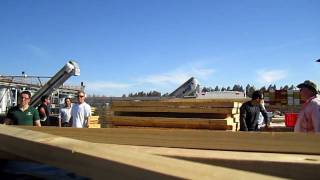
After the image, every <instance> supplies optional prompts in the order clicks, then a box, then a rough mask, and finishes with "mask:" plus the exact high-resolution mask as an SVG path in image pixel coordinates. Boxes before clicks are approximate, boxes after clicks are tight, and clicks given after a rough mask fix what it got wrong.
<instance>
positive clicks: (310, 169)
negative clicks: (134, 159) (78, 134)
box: [113, 145, 320, 180]
mask: <svg viewBox="0 0 320 180" xmlns="http://www.w3.org/2000/svg"><path fill="white" fill-rule="evenodd" d="M113 146H124V145H113ZM125 147H126V149H127V150H130V151H133V152H147V153H150V154H155V155H161V156H166V157H174V158H179V159H185V160H190V161H193V162H200V163H206V164H214V165H219V166H223V167H231V168H234V169H241V170H243V171H247V172H258V173H260V174H269V175H276V176H277V177H281V178H284V179H315V180H316V179H318V178H319V176H320V156H319V155H305V154H303V155H301V154H278V153H257V152H239V151H214V150H199V149H182V148H163V147H148V146H128V145H125ZM222 179H225V178H222ZM239 179H241V178H240V177H239Z"/></svg>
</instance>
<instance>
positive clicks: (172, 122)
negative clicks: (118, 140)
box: [112, 116, 237, 130]
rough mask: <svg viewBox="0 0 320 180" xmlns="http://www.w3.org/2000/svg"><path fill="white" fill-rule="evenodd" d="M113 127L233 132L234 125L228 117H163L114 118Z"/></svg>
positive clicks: (232, 120)
mask: <svg viewBox="0 0 320 180" xmlns="http://www.w3.org/2000/svg"><path fill="white" fill-rule="evenodd" d="M112 122H113V125H114V126H143V127H163V128H167V127H170V128H187V129H213V130H226V129H227V130H235V129H233V128H236V127H237V126H236V123H234V119H233V118H231V117H229V118H225V119H206V118H164V117H134V116H114V117H112Z"/></svg>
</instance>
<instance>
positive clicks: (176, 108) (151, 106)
mask: <svg viewBox="0 0 320 180" xmlns="http://www.w3.org/2000/svg"><path fill="white" fill-rule="evenodd" d="M243 101H244V100H239V99H237V100H231V99H228V100H226V99H219V100H218V99H169V100H155V101H154V100H153V101H114V102H113V103H112V105H111V112H112V113H113V115H112V116H111V123H112V124H113V125H114V126H138V127H164V128H191V129H213V130H233V131H236V130H238V127H239V113H240V111H239V108H240V106H241V104H242V102H243Z"/></svg>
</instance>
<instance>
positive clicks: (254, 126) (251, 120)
mask: <svg viewBox="0 0 320 180" xmlns="http://www.w3.org/2000/svg"><path fill="white" fill-rule="evenodd" d="M262 101H263V94H262V93H261V92H260V91H254V92H253V94H252V99H251V101H248V102H245V103H243V104H242V106H241V107H240V131H258V130H259V126H258V125H259V123H258V120H259V115H260V112H261V114H262V116H263V120H264V123H265V127H266V128H268V127H269V122H268V115H267V111H266V109H265V108H264V107H263V105H262Z"/></svg>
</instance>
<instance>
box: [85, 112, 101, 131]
mask: <svg viewBox="0 0 320 180" xmlns="http://www.w3.org/2000/svg"><path fill="white" fill-rule="evenodd" d="M88 121H89V122H88V124H89V128H101V124H100V116H99V115H97V109H96V107H92V108H91V116H90V117H89V119H88Z"/></svg>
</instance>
